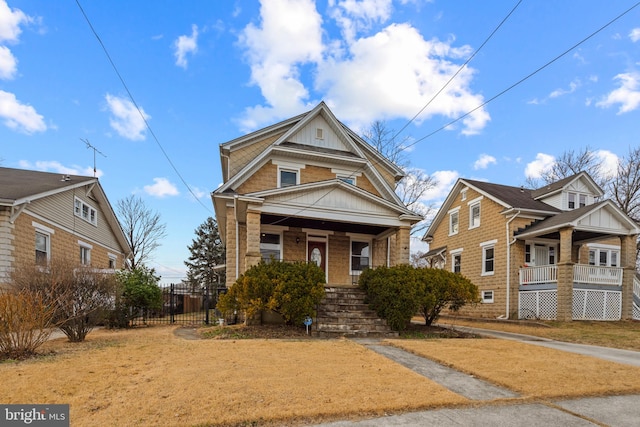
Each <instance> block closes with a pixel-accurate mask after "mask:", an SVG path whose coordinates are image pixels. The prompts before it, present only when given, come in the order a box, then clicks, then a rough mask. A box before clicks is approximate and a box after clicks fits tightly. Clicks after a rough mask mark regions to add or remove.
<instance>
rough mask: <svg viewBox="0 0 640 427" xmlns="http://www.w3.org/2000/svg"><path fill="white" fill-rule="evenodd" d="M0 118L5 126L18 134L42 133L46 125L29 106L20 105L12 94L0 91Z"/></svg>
mask: <svg viewBox="0 0 640 427" xmlns="http://www.w3.org/2000/svg"><path fill="white" fill-rule="evenodd" d="M0 118H1V119H2V120H3V121H4V124H5V126H7V127H8V128H9V129H13V130H16V131H18V132H22V133H26V134H32V133H35V132H44V131H45V130H47V125H46V124H45V123H44V120H43V117H42V116H41V115H40V114H38V113H37V112H36V110H35V108H33V107H32V106H31V105H26V104H22V103H21V102H20V101H18V100H17V99H16V96H15V95H14V94H12V93H9V92H5V91H3V90H0Z"/></svg>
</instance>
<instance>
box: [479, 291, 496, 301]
mask: <svg viewBox="0 0 640 427" xmlns="http://www.w3.org/2000/svg"><path fill="white" fill-rule="evenodd" d="M481 297H482V303H483V304H491V303H493V291H482V292H481Z"/></svg>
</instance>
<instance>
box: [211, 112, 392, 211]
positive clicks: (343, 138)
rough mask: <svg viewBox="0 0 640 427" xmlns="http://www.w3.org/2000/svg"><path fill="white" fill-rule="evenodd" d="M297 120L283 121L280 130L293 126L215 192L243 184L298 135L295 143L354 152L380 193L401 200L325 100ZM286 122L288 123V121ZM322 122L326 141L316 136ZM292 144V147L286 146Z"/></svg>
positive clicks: (381, 162)
mask: <svg viewBox="0 0 640 427" xmlns="http://www.w3.org/2000/svg"><path fill="white" fill-rule="evenodd" d="M296 120H297V122H295V123H294V122H293V121H292V120H289V121H286V122H282V124H279V125H278V126H277V129H278V130H280V131H282V130H285V129H286V126H289V128H288V129H287V130H285V132H284V133H283V134H281V135H280V136H279V137H278V138H277V140H276V141H274V142H273V143H272V144H271V145H270V147H268V148H267V149H266V150H264V151H262V152H261V153H260V154H259V155H257V156H256V157H255V158H254V159H253V160H252V161H251V162H249V163H248V164H246V165H245V166H244V167H243V168H242V169H241V170H240V171H239V172H237V173H236V174H235V175H234V176H233V177H232V178H231V179H229V180H228V181H227V182H226V183H224V184H223V185H222V186H221V187H219V188H218V189H217V190H215V193H222V192H225V191H229V190H231V189H233V188H237V187H238V186H239V185H240V184H242V183H243V182H244V181H246V180H247V179H249V178H250V177H251V176H252V174H253V172H254V171H256V170H258V169H259V168H260V167H261V166H263V165H264V164H265V163H266V162H267V161H268V160H269V159H270V158H271V156H272V154H273V152H274V151H277V150H278V148H279V147H281V146H282V147H284V146H285V144H287V143H291V142H292V139H294V140H295V142H294V143H298V144H301V145H305V144H306V145H309V146H310V147H314V148H324V149H330V150H336V151H337V152H338V153H339V152H340V151H342V152H344V153H350V154H352V157H351V159H352V160H353V161H354V162H358V159H360V163H361V164H363V165H364V166H359V167H360V168H362V169H361V170H362V172H363V173H366V174H368V175H369V179H370V181H371V183H372V184H373V185H374V186H375V187H376V189H377V190H378V191H379V192H380V194H383V195H384V196H385V197H386V198H387V199H389V200H393V201H394V202H395V203H401V201H400V198H399V197H398V196H397V194H396V193H395V191H394V189H393V188H392V187H390V186H389V184H388V183H387V182H386V180H385V179H384V178H383V177H382V176H381V175H380V172H379V171H378V170H377V169H376V168H375V167H373V166H372V165H368V163H369V159H368V157H367V156H365V154H364V152H363V151H362V150H361V146H360V145H359V142H360V141H361V140H360V139H358V140H354V139H353V138H351V136H350V135H351V134H350V133H348V132H347V131H346V128H345V127H344V126H343V125H342V124H341V123H340V122H339V121H338V119H337V118H336V117H335V116H334V115H333V113H332V112H331V111H330V110H329V108H328V107H327V105H326V104H325V103H324V102H321V103H320V104H318V105H317V106H316V107H315V108H314V109H313V110H311V111H310V112H308V113H306V114H304V115H302V116H298V117H297V118H296ZM285 123H286V126H285V125H284V124H285ZM319 124H322V126H326V130H327V133H326V135H327V138H329V141H328V142H325V143H322V142H318V141H316V138H315V137H314V136H315V132H316V129H317V128H316V127H315V125H319ZM269 130H270V132H271V133H273V132H275V130H276V126H275V125H274V126H273V127H270V128H269ZM260 134H263V135H267V134H268V133H265V132H260ZM251 139H255V136H252V137H251ZM320 141H321V140H320ZM243 142H244V141H243V140H242V139H238V140H234V141H233V142H232V143H227V144H223V145H224V146H225V147H229V146H231V144H236V145H237V144H242V143H243ZM365 144H366V143H365ZM323 145H326V146H323ZM288 148H289V147H287V148H286V149H285V150H287V149H288ZM379 164H381V165H384V166H386V167H388V168H389V169H390V171H391V173H392V174H393V176H398V170H399V169H398V168H397V167H396V166H393V164H392V163H391V162H389V161H388V160H386V159H384V160H382V159H381V160H379Z"/></svg>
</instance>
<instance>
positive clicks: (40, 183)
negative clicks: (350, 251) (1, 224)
mask: <svg viewBox="0 0 640 427" xmlns="http://www.w3.org/2000/svg"><path fill="white" fill-rule="evenodd" d="M93 182H96V183H97V182H98V179H97V178H92V177H87V176H79V175H62V174H55V173H50V172H38V171H31V170H25V169H11V168H2V167H0V183H1V184H2V185H0V205H5V206H14V205H19V204H21V203H24V202H25V201H30V200H36V199H40V198H42V197H46V196H49V195H52V194H56V193H59V192H61V191H66V190H69V189H73V188H77V187H83V186H85V185H88V184H91V183H93Z"/></svg>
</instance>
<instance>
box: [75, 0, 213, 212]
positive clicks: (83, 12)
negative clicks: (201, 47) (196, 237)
mask: <svg viewBox="0 0 640 427" xmlns="http://www.w3.org/2000/svg"><path fill="white" fill-rule="evenodd" d="M76 4H77V5H78V8H79V9H80V12H82V16H84V19H85V20H86V21H87V24H88V25H89V28H90V29H91V32H92V33H93V35H94V36H95V38H96V39H97V40H98V43H100V46H101V47H102V50H103V51H104V53H105V55H106V56H107V59H108V60H109V63H110V64H111V67H112V68H113V70H114V71H115V73H116V75H117V76H118V79H120V83H122V86H123V87H124V89H125V91H126V92H127V95H128V96H129V99H130V100H131V102H132V103H133V105H134V107H136V110H137V111H138V114H140V117H141V118H142V120H143V121H144V124H145V127H146V128H147V130H148V131H149V133H150V134H151V136H152V137H153V140H154V141H155V142H156V145H157V146H158V147H159V148H160V151H162V154H163V155H164V157H165V158H166V159H167V161H168V162H169V164H170V165H171V168H172V169H173V171H174V172H175V173H176V175H178V178H180V181H182V183H183V184H184V186H185V187H187V190H189V193H191V195H192V196H193V198H194V199H196V201H197V202H198V203H200V205H201V206H202V207H203V208H205V209H206V210H207V211H208V212H209V213H212V214H213V212H212V211H211V209H210V208H209V207H207V206H206V205H205V204H204V203H202V201H201V200H200V198H199V197H198V196H196V194H195V193H194V191H193V190H192V189H191V187H190V186H189V184H187V182H186V181H185V179H184V178H183V177H182V174H181V173H180V172H179V171H178V168H176V166H175V164H174V163H173V161H171V158H170V157H169V155H168V154H167V152H166V151H165V149H164V147H162V144H160V141H159V140H158V137H156V134H155V133H154V132H153V129H151V126H150V125H149V122H148V121H147V118H146V117H145V115H144V114H143V113H142V110H141V109H140V107H139V106H138V103H137V102H136V100H135V98H134V97H133V94H132V93H131V91H130V90H129V87H128V86H127V83H126V82H125V80H124V78H123V77H122V75H121V74H120V71H118V67H116V64H115V63H114V62H113V59H111V55H109V51H108V50H107V48H106V46H105V45H104V43H103V42H102V39H101V38H100V36H99V35H98V33H97V31H96V30H95V28H94V27H93V25H92V24H91V20H89V17H88V16H87V14H86V13H85V11H84V9H83V8H82V5H81V4H80V0H76Z"/></svg>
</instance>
